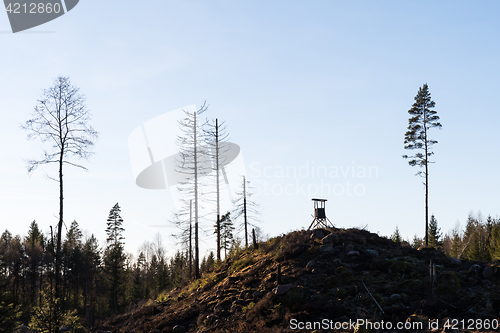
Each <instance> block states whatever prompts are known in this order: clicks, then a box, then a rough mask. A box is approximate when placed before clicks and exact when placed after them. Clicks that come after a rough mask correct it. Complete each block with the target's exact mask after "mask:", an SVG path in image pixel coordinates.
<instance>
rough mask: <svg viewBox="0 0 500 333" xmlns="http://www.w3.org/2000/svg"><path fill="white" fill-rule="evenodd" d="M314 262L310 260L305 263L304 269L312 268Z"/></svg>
mask: <svg viewBox="0 0 500 333" xmlns="http://www.w3.org/2000/svg"><path fill="white" fill-rule="evenodd" d="M315 264H316V262H315V261H314V260H311V261H309V262H308V263H307V265H306V268H313V267H314V265H315Z"/></svg>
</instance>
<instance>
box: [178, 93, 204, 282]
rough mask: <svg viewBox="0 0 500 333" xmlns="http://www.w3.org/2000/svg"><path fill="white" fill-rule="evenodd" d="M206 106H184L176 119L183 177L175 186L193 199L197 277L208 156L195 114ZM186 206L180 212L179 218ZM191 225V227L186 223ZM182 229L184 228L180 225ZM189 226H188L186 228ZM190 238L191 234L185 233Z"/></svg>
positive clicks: (201, 111)
mask: <svg viewBox="0 0 500 333" xmlns="http://www.w3.org/2000/svg"><path fill="white" fill-rule="evenodd" d="M206 109H207V105H206V104H205V103H204V104H203V105H202V106H201V108H200V109H198V110H195V111H189V110H184V113H185V117H184V118H183V119H182V120H181V121H179V124H180V127H181V129H182V132H183V135H181V136H179V138H178V144H179V156H180V157H179V158H178V160H177V161H176V162H177V170H176V171H177V172H179V173H182V174H185V180H184V181H182V182H180V184H179V189H180V191H181V193H182V194H183V201H184V202H185V203H186V205H184V206H185V207H188V205H187V203H188V202H190V200H193V210H194V219H193V221H194V276H195V278H196V279H198V278H199V277H200V265H199V263H200V255H199V252H200V251H199V230H198V229H199V218H200V216H199V207H200V200H199V197H200V195H199V194H200V186H201V184H200V178H201V177H202V176H204V175H206V174H208V173H210V171H211V163H210V156H209V152H208V146H207V145H206V144H204V143H205V138H204V136H203V131H202V130H201V123H200V121H199V119H198V118H199V115H200V114H202V113H203V112H204V111H205V110H206ZM187 212H188V210H185V211H184V212H181V213H180V214H179V215H180V219H179V220H180V221H182V220H184V221H187V219H185V218H182V216H183V215H186V214H187ZM190 228H191V227H190ZM183 230H187V229H186V228H183ZM189 230H190V229H189ZM189 238H191V237H189Z"/></svg>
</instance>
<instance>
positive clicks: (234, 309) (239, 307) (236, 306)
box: [229, 304, 242, 313]
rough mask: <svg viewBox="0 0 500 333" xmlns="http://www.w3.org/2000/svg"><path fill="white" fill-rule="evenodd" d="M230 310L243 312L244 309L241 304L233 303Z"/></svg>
mask: <svg viewBox="0 0 500 333" xmlns="http://www.w3.org/2000/svg"><path fill="white" fill-rule="evenodd" d="M229 311H231V312H232V313H238V312H241V311H242V310H241V306H240V305H238V304H233V306H231V309H230V310H229Z"/></svg>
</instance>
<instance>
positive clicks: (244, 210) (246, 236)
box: [243, 176, 248, 248]
mask: <svg viewBox="0 0 500 333" xmlns="http://www.w3.org/2000/svg"><path fill="white" fill-rule="evenodd" d="M243 214H244V217H245V248H248V227H247V190H246V179H245V176H243Z"/></svg>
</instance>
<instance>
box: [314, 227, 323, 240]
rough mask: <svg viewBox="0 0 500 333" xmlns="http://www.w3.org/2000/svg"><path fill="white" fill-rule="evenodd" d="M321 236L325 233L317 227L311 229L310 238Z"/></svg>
mask: <svg viewBox="0 0 500 333" xmlns="http://www.w3.org/2000/svg"><path fill="white" fill-rule="evenodd" d="M323 237H325V234H324V233H323V231H321V230H319V229H315V230H313V232H312V234H311V239H318V238H320V239H322V238H323Z"/></svg>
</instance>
